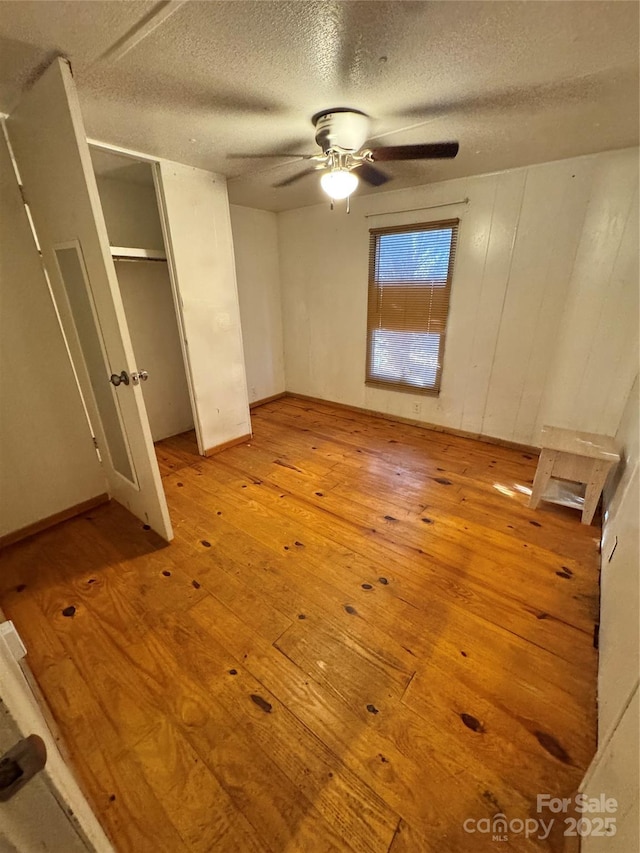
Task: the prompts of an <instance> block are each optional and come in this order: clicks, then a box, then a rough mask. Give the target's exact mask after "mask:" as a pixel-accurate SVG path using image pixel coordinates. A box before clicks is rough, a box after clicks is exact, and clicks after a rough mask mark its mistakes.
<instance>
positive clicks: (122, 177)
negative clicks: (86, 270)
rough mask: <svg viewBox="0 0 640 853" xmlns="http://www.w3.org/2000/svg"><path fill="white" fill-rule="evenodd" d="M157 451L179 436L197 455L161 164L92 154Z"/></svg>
mask: <svg viewBox="0 0 640 853" xmlns="http://www.w3.org/2000/svg"><path fill="white" fill-rule="evenodd" d="M90 152H91V161H92V164H93V170H94V173H95V176H96V182H97V185H98V192H99V195H100V201H101V205H102V210H103V213H104V218H105V223H106V226H107V234H108V236H109V243H110V245H111V254H112V257H113V261H114V266H115V270H116V275H117V278H118V284H119V287H120V293H121V296H122V302H123V306H124V311H125V316H126V321H127V325H128V327H129V334H130V336H131V343H132V346H133V351H134V354H135V358H136V365H137V370H138V372H139V373H141V374H142V372H143V371H146V372H147V373H148V378H147V379H145V380H144V381H141V383H140V387H141V389H142V392H143V396H144V402H145V408H146V410H147V417H148V419H149V426H150V428H151V435H152V438H153V441H154V444H157V443H158V442H160V441H162V440H163V439H166V438H170V437H173V436H178V435H179V436H181V439H180V443H181V446H183V447H184V449H185V451H187V452H193V454H194V455H197V454H198V452H199V451H198V442H197V437H196V432H195V427H194V424H195V416H194V410H193V405H192V395H191V392H190V383H189V370H188V367H187V363H186V342H185V340H184V334H183V331H182V321H181V317H180V311H179V308H178V306H177V303H176V296H175V289H174V285H173V282H172V277H171V268H170V256H169V255H168V253H167V247H166V245H165V238H164V235H163V229H162V218H161V213H160V210H161V205H160V203H159V201H158V196H157V191H156V184H155V182H154V171H153V170H154V169H155V168H157V166H156V164H154V163H151V162H145V161H143V160H138V159H135V158H134V157H131V156H129V155H125V154H119V153H116V152H113V151H109V150H106V149H104V148H98V147H96V146H93V145H92V146H90Z"/></svg>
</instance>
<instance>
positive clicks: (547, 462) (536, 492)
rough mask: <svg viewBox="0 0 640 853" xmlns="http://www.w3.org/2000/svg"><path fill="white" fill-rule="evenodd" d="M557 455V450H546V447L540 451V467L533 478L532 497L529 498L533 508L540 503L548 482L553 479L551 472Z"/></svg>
mask: <svg viewBox="0 0 640 853" xmlns="http://www.w3.org/2000/svg"><path fill="white" fill-rule="evenodd" d="M556 455H557V454H556V451H555V450H545V449H544V448H543V450H542V452H541V453H540V459H539V460H538V467H537V468H536V476H535V477H534V480H533V488H532V490H531V497H530V498H529V506H530V507H531V509H535V508H536V507H537V506H538V504H539V503H540V498H541V497H542V495H543V493H544V490H545V489H546V487H547V483H548V482H549V480H550V479H551V472H552V471H553V463H554V462H555V461H556Z"/></svg>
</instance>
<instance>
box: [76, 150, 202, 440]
mask: <svg viewBox="0 0 640 853" xmlns="http://www.w3.org/2000/svg"><path fill="white" fill-rule="evenodd" d="M87 144H88V145H89V147H90V148H95V149H97V150H99V151H106V152H108V153H110V154H118V155H120V156H121V157H127V158H129V159H130V160H137V161H138V162H143V163H147V164H148V165H149V166H151V173H152V176H153V186H154V190H155V197H156V204H157V206H158V214H159V216H160V226H161V228H162V240H163V243H164V248H165V253H166V256H167V269H168V272H169V281H170V283H171V295H172V298H173V307H174V311H175V316H176V324H177V327H178V337H179V339H180V350H181V352H182V361H183V364H184V372H185V376H186V377H187V389H188V391H189V402H190V404H191V414H192V415H193V424H194V428H195V433H196V441H197V443H198V453H199V454H200V456H204V455H205V450H206V448H205V446H204V441H203V438H202V434H203V430H202V424H201V421H200V414H199V411H198V404H197V402H196V397H195V391H194V386H193V373H192V370H191V361H190V355H189V346H188V342H187V337H186V332H185V325H184V314H183V311H182V297H181V294H180V282H179V279H178V273H177V271H176V265H175V260H174V257H175V256H174V250H173V244H172V241H171V230H170V228H169V213H168V210H167V204H166V200H165V195H164V186H163V182H162V172H161V170H160V162H161V159H162V158H160V157H153V156H151V155H149V154H142V153H141V152H139V151H133V150H131V149H129V148H122V147H120V146H118V145H111V144H110V143H108V142H100V141H98V140H97V139H90V138H87Z"/></svg>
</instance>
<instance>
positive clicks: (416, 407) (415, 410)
mask: <svg viewBox="0 0 640 853" xmlns="http://www.w3.org/2000/svg"><path fill="white" fill-rule="evenodd" d="M412 410H413V414H414V415H419V414H420V412H421V411H422V403H414V404H413V406H412Z"/></svg>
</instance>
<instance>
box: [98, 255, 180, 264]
mask: <svg viewBox="0 0 640 853" xmlns="http://www.w3.org/2000/svg"><path fill="white" fill-rule="evenodd" d="M111 257H112V258H113V260H114V261H120V262H121V263H123V262H126V263H130V264H139V263H141V262H144V263H149V262H151V263H152V264H157V263H161V264H166V262H167V259H166V258H132V257H131V256H130V255H112V256H111Z"/></svg>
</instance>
